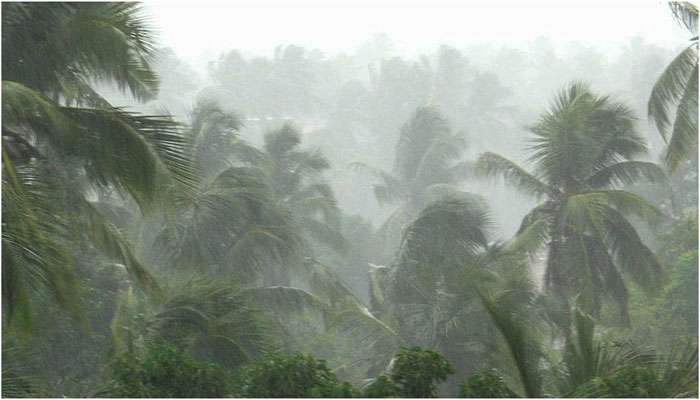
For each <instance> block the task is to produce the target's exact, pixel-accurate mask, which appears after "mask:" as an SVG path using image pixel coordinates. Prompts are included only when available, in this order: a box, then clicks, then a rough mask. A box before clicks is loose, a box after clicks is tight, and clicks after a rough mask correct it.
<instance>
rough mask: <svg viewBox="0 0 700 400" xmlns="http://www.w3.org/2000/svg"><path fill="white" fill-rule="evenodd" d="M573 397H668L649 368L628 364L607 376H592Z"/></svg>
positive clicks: (654, 372)
mask: <svg viewBox="0 0 700 400" xmlns="http://www.w3.org/2000/svg"><path fill="white" fill-rule="evenodd" d="M574 397H618V398H630V397H636V398H648V397H656V398H663V397H669V396H667V395H666V393H665V390H664V387H663V384H662V383H661V382H660V381H659V377H658V375H657V373H656V371H654V370H653V369H651V368H646V367H639V366H628V367H624V368H621V369H620V370H618V371H617V372H615V373H614V374H612V375H611V376H609V377H603V378H594V379H592V380H591V381H590V382H588V383H586V384H584V385H582V386H581V387H579V388H578V389H576V391H575V392H574Z"/></svg>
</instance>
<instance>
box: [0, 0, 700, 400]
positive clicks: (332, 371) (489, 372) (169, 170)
mask: <svg viewBox="0 0 700 400" xmlns="http://www.w3.org/2000/svg"><path fill="white" fill-rule="evenodd" d="M670 9H671V15H672V16H673V17H674V18H676V19H677V21H678V22H679V23H681V24H682V26H684V27H685V28H687V29H688V31H690V32H691V35H693V37H692V38H691V41H690V43H689V44H687V45H686V47H685V49H683V50H682V51H681V52H680V54H678V55H677V56H676V57H675V58H673V59H672V60H671V61H670V64H668V66H667V67H666V68H665V69H664V67H665V65H664V60H665V59H671V56H672V54H671V53H670V52H668V51H665V50H663V49H660V48H657V47H654V46H651V45H648V44H645V43H642V42H640V41H631V42H630V44H629V46H626V47H624V48H623V49H622V52H621V54H620V56H619V59H618V60H617V61H615V62H612V61H611V62H610V63H609V65H603V64H605V63H604V62H603V61H604V59H603V58H602V56H600V55H598V54H597V53H596V51H595V49H593V48H576V49H574V50H573V51H572V53H571V54H569V55H568V56H567V57H564V58H559V56H558V54H557V53H556V52H555V51H554V49H553V48H552V47H551V46H550V44H548V42H547V41H546V40H545V39H542V40H538V41H536V42H534V43H533V45H532V48H531V49H530V50H528V52H519V51H515V50H513V49H509V48H503V49H500V50H498V51H496V50H494V49H478V48H470V49H467V50H466V51H460V50H457V49H454V48H451V47H448V46H442V47H440V48H439V49H438V51H437V52H436V53H435V54H427V55H425V56H422V57H420V59H418V60H408V59H404V58H401V57H394V56H392V53H391V44H390V41H389V39H388V37H386V36H383V35H378V36H376V37H374V38H373V40H372V41H371V42H369V43H368V44H366V45H365V46H364V47H362V48H360V49H358V50H357V52H355V53H353V54H341V55H337V56H334V57H331V58H329V57H326V56H325V55H323V54H321V53H320V52H318V51H309V50H306V49H304V48H301V47H298V46H294V45H289V46H280V47H278V48H277V49H276V50H275V52H274V55H273V56H272V57H252V58H250V57H245V56H244V55H242V53H240V52H238V51H235V50H232V51H229V52H226V53H225V54H223V55H222V56H221V57H220V58H219V59H218V60H216V61H214V62H211V63H210V64H209V65H208V71H207V72H208V78H210V79H208V81H209V82H210V84H211V85H210V86H208V87H202V84H201V82H199V81H197V79H195V78H196V77H195V75H196V73H195V72H193V71H192V70H191V69H190V67H188V66H187V65H186V63H184V62H182V61H181V60H179V59H178V58H177V55H176V54H175V53H174V52H173V51H171V50H169V49H159V48H157V45H156V42H155V39H154V38H155V32H153V31H152V29H151V27H150V23H149V20H148V18H146V16H145V15H144V12H143V9H142V8H141V6H140V5H139V4H138V3H110V2H107V3H60V2H59V3H3V4H2V24H3V36H2V46H3V50H2V52H3V54H2V68H3V82H2V92H3V93H2V94H3V96H2V112H3V121H2V303H3V307H2V319H3V324H2V336H3V337H2V339H3V340H2V350H3V351H2V395H3V397H60V396H67V397H251V398H257V397H271V398H281V397H287V398H297V397H317V398H337V397H369V398H390V397H410V398H430V397H441V396H443V397H444V396H449V397H455V396H460V397H465V398H474V397H480V398H500V397H697V396H698V379H697V377H698V348H697V337H698V318H697V317H698V296H697V293H698V292H697V290H698V248H697V245H698V218H697V212H698V209H697V180H698V172H697V160H696V159H695V158H694V157H693V155H694V154H696V152H697V96H698V95H697V46H698V41H697V7H696V6H694V5H692V4H690V3H686V2H672V3H671V4H670ZM667 17H668V16H667ZM660 18H661V16H660ZM611 60H612V59H611ZM368 65H369V68H367V66H368ZM630 65H633V66H634V67H635V68H630ZM358 71H365V72H358ZM603 77H607V78H605V79H604V78H603ZM623 78H624V79H623ZM578 79H589V80H592V81H593V82H594V84H592V85H591V84H585V83H581V82H579V81H577V80H578ZM606 79H607V80H606ZM572 80H573V83H568V82H571V81H572ZM556 90H558V94H557V95H556V96H555V97H554V99H553V101H551V103H550V104H549V106H547V105H546V101H547V100H548V97H549V94H550V93H554V92H555V91H556ZM159 91H160V92H159ZM620 92H623V95H620V96H609V95H606V94H605V93H620ZM190 100H191V101H190ZM117 103H119V104H121V105H120V106H118V107H117V106H114V105H113V104H117ZM126 106H130V107H131V108H128V109H127V108H126ZM168 109H169V110H170V111H172V112H173V114H170V113H169V112H168V111H167V110H168ZM647 114H648V115H649V117H650V121H652V122H653V124H654V128H653V129H658V133H660V136H658V135H656V133H655V132H654V130H653V129H652V127H649V126H646V125H647V124H642V123H640V121H638V118H639V117H640V116H643V115H647ZM520 126H527V127H528V128H527V130H526V131H524V130H522V129H520ZM522 138H525V139H524V140H527V146H525V147H524V148H521V147H519V145H520V140H521V139H522ZM646 138H649V142H647V139H646ZM661 140H668V143H667V144H663V143H661ZM658 155H661V156H662V157H663V163H661V164H660V165H659V164H657V163H655V162H653V157H655V156H658ZM368 175H369V176H368ZM493 178H499V179H502V180H503V181H505V183H506V184H507V185H506V186H503V185H501V186H497V185H492V184H493V183H494V182H493V181H494V179H493ZM487 184H489V185H491V186H487ZM521 194H524V195H525V196H523V197H521ZM384 207H385V208H384ZM513 233H514V234H513Z"/></svg>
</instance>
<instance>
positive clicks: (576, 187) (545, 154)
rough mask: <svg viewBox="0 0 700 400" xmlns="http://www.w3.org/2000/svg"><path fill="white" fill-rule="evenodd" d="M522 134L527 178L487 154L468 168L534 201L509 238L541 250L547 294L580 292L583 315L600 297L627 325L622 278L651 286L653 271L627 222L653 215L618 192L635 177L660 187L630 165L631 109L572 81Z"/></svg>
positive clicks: (654, 264) (641, 148) (654, 171)
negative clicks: (526, 138) (527, 138)
mask: <svg viewBox="0 0 700 400" xmlns="http://www.w3.org/2000/svg"><path fill="white" fill-rule="evenodd" d="M531 132H532V134H533V135H534V138H533V139H532V142H531V143H532V144H531V145H530V146H529V148H528V151H529V152H530V154H531V155H530V158H529V162H530V163H532V165H533V169H534V172H528V171H527V170H526V169H524V168H522V167H520V166H518V165H517V164H515V163H514V162H512V161H510V160H508V159H506V158H504V157H502V156H500V155H498V154H494V153H485V154H483V155H482V156H481V157H480V158H479V160H478V162H477V169H478V170H479V171H480V172H481V173H482V174H483V175H485V176H491V177H493V176H502V177H503V178H504V179H505V180H506V182H508V183H509V184H511V185H513V186H515V187H517V188H519V189H521V190H522V191H523V192H524V193H526V194H528V195H531V196H534V197H536V198H538V199H543V201H542V202H541V204H540V205H538V206H537V207H535V208H534V209H533V210H532V211H531V212H530V213H528V214H527V215H526V216H525V217H524V218H523V221H522V224H521V226H520V229H519V231H518V234H524V233H529V235H528V236H529V237H530V238H533V240H535V241H536V242H535V243H534V244H535V245H536V246H534V248H539V247H541V246H545V245H546V247H547V250H548V255H547V266H546V272H545V285H546V287H547V288H548V289H549V290H551V291H553V292H554V293H556V294H557V295H558V296H560V297H561V298H564V299H572V298H574V296H577V295H580V297H579V301H580V302H581V303H582V304H581V306H582V308H583V309H584V310H585V311H586V312H589V313H591V314H594V315H597V312H598V310H599V309H600V307H601V301H602V298H603V296H609V297H611V298H613V299H615V301H616V302H617V303H618V305H619V306H620V310H621V316H622V318H623V320H624V321H627V319H628V316H627V286H626V284H625V278H624V276H628V277H629V278H631V279H633V280H634V281H636V282H637V283H639V284H641V285H642V286H643V287H646V288H652V287H654V286H655V284H656V283H658V281H659V279H660V273H661V267H660V265H659V262H658V261H657V259H656V256H655V255H654V253H653V252H652V251H651V250H650V249H649V248H648V247H647V246H646V245H645V244H644V243H643V242H642V240H641V238H640V237H639V235H638V234H637V231H636V230H635V228H634V226H633V225H632V223H631V222H630V220H628V219H627V217H628V216H634V217H637V218H640V219H642V220H645V221H648V222H654V221H657V220H658V219H659V218H660V217H661V214H660V212H659V211H658V210H657V209H656V208H655V207H654V206H653V205H651V204H650V203H648V202H647V201H646V200H645V199H644V198H642V197H641V196H639V195H636V194H634V193H631V192H627V191H624V190H621V189H619V187H620V186H621V185H625V184H630V183H633V182H635V181H638V180H639V179H643V178H646V179H649V180H651V181H661V180H663V178H664V174H663V172H662V170H661V169H660V168H659V167H658V166H656V165H655V164H653V163H649V162H644V161H637V160H634V157H635V156H638V155H641V154H644V152H645V151H646V146H645V144H644V141H643V140H642V138H641V137H639V136H638V135H637V133H636V132H635V130H634V117H633V116H632V113H631V112H630V110H629V109H627V107H625V106H624V105H623V104H620V103H616V102H614V101H613V100H611V99H610V98H608V97H600V96H596V95H594V94H593V93H591V91H590V90H589V89H588V87H586V86H585V85H583V84H580V83H574V84H572V85H570V86H569V87H567V88H566V89H565V90H563V91H562V92H561V93H560V94H559V96H558V97H557V98H556V100H555V101H554V103H553V104H552V106H551V109H550V110H548V111H547V112H545V113H544V114H542V116H541V117H540V119H539V121H538V122H537V124H535V125H534V126H533V127H532V128H531Z"/></svg>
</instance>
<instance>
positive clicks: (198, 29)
mask: <svg viewBox="0 0 700 400" xmlns="http://www.w3.org/2000/svg"><path fill="white" fill-rule="evenodd" d="M146 12H147V13H148V14H150V16H151V17H152V22H153V24H154V25H155V27H156V28H157V29H158V31H159V34H160V42H161V44H162V45H165V46H168V47H171V48H173V49H174V50H175V52H176V53H177V54H178V55H179V56H180V57H182V58H184V59H185V60H187V61H188V62H190V63H192V64H195V65H196V64H200V63H205V62H206V61H209V60H211V59H213V58H216V57H217V56H218V55H219V54H220V53H221V52H222V51H224V50H227V49H234V48H236V49H241V50H244V51H245V52H246V53H248V54H255V55H268V54H271V52H272V49H273V48H274V47H275V46H276V45H279V44H298V45H302V46H304V47H308V48H317V49H320V50H322V51H324V52H325V53H327V54H329V55H333V54H335V53H337V52H339V51H352V50H354V49H355V48H356V47H357V46H358V45H360V44H361V43H362V42H363V41H365V40H367V39H368V38H370V37H371V36H372V35H373V34H375V33H387V34H388V35H389V36H390V38H391V40H392V42H393V44H394V47H395V49H396V50H398V51H399V52H401V53H402V54H406V55H413V54H416V53H419V52H424V51H432V50H434V49H435V48H436V46H438V45H440V44H443V43H444V44H449V45H453V46H455V47H458V48H463V47H466V46H469V45H470V44H475V43H485V42H488V43H495V44H510V45H513V46H518V47H520V46H524V45H526V44H527V42H529V41H531V40H533V39H536V38H537V37H539V36H545V37H548V38H550V39H551V40H553V41H554V42H555V43H556V44H563V43H566V42H570V41H580V42H583V43H593V44H596V45H600V46H612V47H615V46H617V45H619V44H620V43H623V42H626V41H628V40H629V39H630V38H631V37H633V36H641V37H643V38H644V39H645V41H648V42H651V43H654V44H659V45H662V46H664V47H671V48H676V47H678V46H680V45H682V44H683V43H684V41H686V40H687V36H688V35H687V33H686V32H685V31H684V30H683V29H682V28H680V27H679V26H678V25H677V24H676V23H675V22H674V21H673V19H672V18H671V14H670V11H669V9H668V6H667V5H666V2H663V1H645V0H636V1H598V0H588V1H564V0H560V1H527V0H522V1H518V2H513V1H488V2H487V1H465V0H462V1H456V0H430V1H429V0H420V1H418V0H373V1H370V0H352V1H350V0H325V1H321V0H298V1H296V0H286V1H280V0H255V1H253V0H239V1H235V0H234V1H211V0H209V1H194V0H188V1H150V2H147V4H146Z"/></svg>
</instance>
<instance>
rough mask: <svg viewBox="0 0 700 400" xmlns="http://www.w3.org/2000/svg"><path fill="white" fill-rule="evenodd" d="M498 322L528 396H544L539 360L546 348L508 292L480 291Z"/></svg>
mask: <svg viewBox="0 0 700 400" xmlns="http://www.w3.org/2000/svg"><path fill="white" fill-rule="evenodd" d="M477 293H478V295H479V297H480V298H481V301H482V303H483V305H484V307H485V308H486V311H487V312H488V314H489V316H490V317H491V320H492V321H493V323H494V325H495V326H496V328H497V329H498V331H499V332H500V334H501V335H502V336H503V339H504V340H505V342H506V345H507V346H508V350H509V351H510V355H511V357H512V359H513V362H514V363H515V365H516V368H517V372H518V375H519V378H520V383H521V384H522V386H523V389H524V392H525V393H524V394H525V396H526V397H542V377H541V375H540V371H539V365H538V364H539V360H540V357H541V355H542V351H541V349H540V347H539V342H538V340H537V339H536V338H535V337H532V336H531V335H532V333H533V332H534V331H533V330H532V329H531V328H529V327H528V325H527V324H526V322H525V321H523V320H522V318H521V317H520V316H519V315H518V314H517V313H516V312H515V311H514V309H513V308H512V306H513V304H509V303H508V302H507V301H504V300H505V299H507V292H506V293H501V294H490V293H486V292H481V291H478V290H477Z"/></svg>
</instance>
